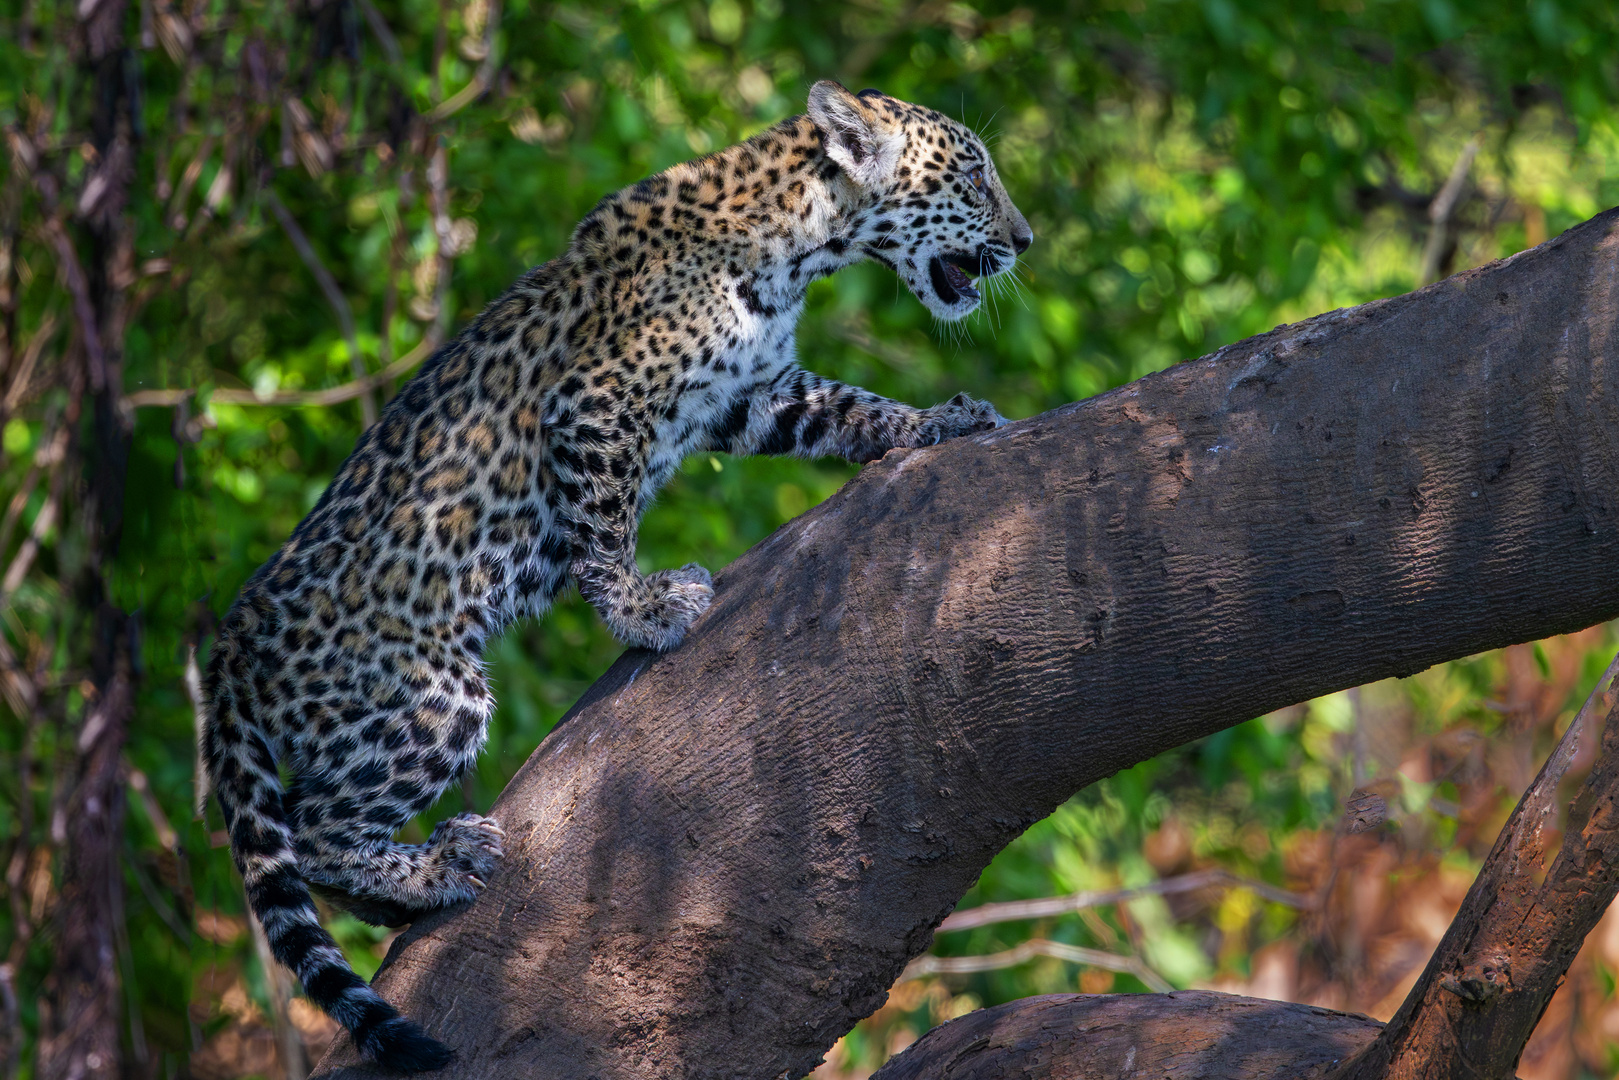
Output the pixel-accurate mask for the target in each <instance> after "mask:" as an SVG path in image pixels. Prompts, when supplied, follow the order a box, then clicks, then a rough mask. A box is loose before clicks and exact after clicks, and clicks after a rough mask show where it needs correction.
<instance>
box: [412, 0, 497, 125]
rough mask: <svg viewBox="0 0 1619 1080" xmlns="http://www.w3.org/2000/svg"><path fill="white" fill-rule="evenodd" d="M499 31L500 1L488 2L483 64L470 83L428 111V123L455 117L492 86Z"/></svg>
mask: <svg viewBox="0 0 1619 1080" xmlns="http://www.w3.org/2000/svg"><path fill="white" fill-rule="evenodd" d="M499 30H500V0H490V3H489V22H488V23H487V24H486V25H485V26H484V31H483V48H484V56H483V63H481V64H479V65H478V71H477V73H476V74H474V75H473V76H472V81H471V82H469V83H467V85H465V86H463V87H462V88H461V89H459V90H457V91H456V92H455V93H453V94H451V95H450V96H449V97H447V98H445V99H444V100H443V101H441V102H439V103H438V104H437V105H435V106H434V107H433V108H432V109H430V110H428V112H427V114H426V119H427V122H428V123H430V124H436V123H438V122H439V121H441V120H446V119H448V118H449V117H451V116H453V115H455V114H456V113H458V112H460V111H461V110H462V109H464V108H466V107H467V106H468V105H471V104H472V103H473V102H474V101H477V100H478V99H479V98H481V97H483V95H484V93H485V92H486V91H488V89H489V88H490V87H491V86H493V85H494V83H495V73H496V72H497V71H499V70H500V54H499V51H498V50H497V49H496V48H495V45H496V34H497V33H498V32H499Z"/></svg>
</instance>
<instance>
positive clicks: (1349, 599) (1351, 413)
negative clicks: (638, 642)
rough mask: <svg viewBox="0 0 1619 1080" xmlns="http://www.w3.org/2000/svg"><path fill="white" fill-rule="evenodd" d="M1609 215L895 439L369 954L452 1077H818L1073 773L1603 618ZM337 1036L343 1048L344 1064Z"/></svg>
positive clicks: (1612, 246) (528, 770) (1612, 224)
mask: <svg viewBox="0 0 1619 1080" xmlns="http://www.w3.org/2000/svg"><path fill="white" fill-rule="evenodd" d="M1616 254H1619V213H1612V212H1610V213H1608V214H1604V215H1602V216H1600V217H1598V218H1596V219H1593V220H1592V221H1590V222H1588V223H1586V224H1585V225H1583V226H1580V227H1579V228H1576V229H1573V230H1571V231H1570V232H1568V233H1565V234H1564V235H1563V236H1561V237H1559V238H1557V239H1556V240H1554V241H1552V242H1550V243H1548V244H1545V245H1542V246H1541V247H1540V248H1537V249H1535V250H1533V251H1530V252H1526V253H1524V254H1522V255H1519V256H1516V257H1514V258H1513V259H1510V260H1507V261H1505V262H1503V263H1498V264H1494V265H1491V266H1488V267H1484V268H1481V269H1478V270H1475V271H1470V272H1468V273H1466V274H1462V275H1458V276H1457V277H1455V278H1452V279H1449V280H1447V281H1444V282H1441V283H1439V284H1438V285H1435V286H1432V287H1430V288H1427V289H1424V290H1422V291H1420V292H1417V293H1413V294H1411V295H1409V296H1404V297H1399V298H1396V299H1393V300H1388V301H1382V302H1377V303H1373V304H1367V305H1364V306H1362V307H1359V308H1354V309H1350V310H1346V311H1339V312H1333V313H1331V314H1328V315H1324V316H1321V317H1319V318H1316V319H1312V320H1309V321H1308V322H1304V323H1300V324H1297V325H1294V326H1287V327H1282V328H1280V329H1278V330H1275V331H1273V332H1271V333H1269V334H1265V335H1262V336H1260V337H1257V338H1253V339H1250V340H1248V341H1244V342H1239V343H1237V344H1235V345H1232V346H1230V347H1228V348H1225V349H1222V350H1221V351H1220V352H1218V353H1216V354H1214V355H1213V356H1210V357H1206V358H1204V359H1202V360H1198V361H1195V362H1191V363H1187V364H1182V365H1180V366H1178V367H1175V368H1173V369H1171V370H1169V371H1166V372H1163V373H1161V374H1158V375H1154V376H1150V377H1148V378H1146V379H1143V380H1141V381H1139V382H1137V383H1135V384H1132V385H1130V386H1127V387H1123V388H1121V389H1119V390H1117V391H1114V392H1112V393H1109V394H1106V395H1103V396H1101V397H1099V398H1096V399H1093V400H1091V401H1087V402H1083V403H1080V404H1077V405H1072V406H1068V407H1065V408H1063V409H1060V410H1057V411H1056V412H1054V413H1050V414H1047V415H1045V416H1041V417H1036V418H1034V419H1031V420H1028V421H1023V422H1021V423H1017V424H1013V425H1010V426H1009V427H1007V428H1004V429H1001V430H999V431H996V432H991V433H985V434H983V435H979V436H974V437H971V438H967V439H960V440H956V441H953V442H951V443H947V444H945V445H942V446H938V447H931V448H928V449H923V450H916V451H909V452H894V453H891V454H889V455H888V456H887V457H886V458H885V459H884V460H883V461H882V462H880V463H878V464H876V465H873V466H871V467H869V468H867V469H866V470H864V471H863V472H862V473H861V475H860V476H859V477H858V478H857V479H856V480H855V481H854V482H852V483H850V484H849V485H847V486H846V487H845V488H844V489H843V490H842V491H840V492H839V493H838V494H837V495H835V496H834V497H833V498H831V499H829V500H828V501H827V502H826V503H824V504H822V505H821V506H820V507H818V508H816V509H815V510H813V511H811V512H810V513H808V514H806V515H804V516H803V517H801V518H799V519H798V520H796V521H794V522H791V523H790V524H788V525H787V526H785V527H783V528H782V529H781V530H779V531H778V532H777V533H776V534H775V535H773V536H772V537H770V538H769V539H768V540H766V541H765V542H764V543H762V544H760V545H759V546H758V547H756V548H755V549H754V550H753V551H751V552H750V553H748V554H747V555H745V556H744V557H743V558H741V559H739V560H738V561H737V562H736V563H735V564H734V565H733V566H731V567H729V568H728V569H727V570H726V571H725V572H724V573H723V574H722V575H720V577H719V578H718V580H717V583H716V599H715V603H714V607H713V608H712V609H711V610H710V612H709V613H708V615H707V616H705V618H704V619H703V620H702V622H701V623H700V624H699V625H698V626H697V627H696V629H695V632H694V633H693V635H692V636H691V638H690V639H689V640H688V641H687V643H686V644H685V645H683V646H682V647H681V648H680V649H678V650H676V651H675V652H673V653H670V654H667V655H664V656H652V655H649V654H647V653H644V652H631V653H628V654H626V655H625V656H624V657H623V658H621V659H620V661H619V662H618V663H617V664H616V665H615V666H614V667H613V669H612V670H611V671H609V672H608V674H607V675H606V676H605V677H604V678H603V679H602V680H601V681H600V682H598V683H597V685H596V686H595V687H593V688H592V689H591V691H590V692H589V693H587V694H586V696H585V697H584V698H583V699H582V700H581V701H580V702H579V704H578V705H577V706H576V707H575V708H574V710H573V711H572V712H571V713H570V714H569V716H568V717H567V718H566V719H565V720H564V722H563V723H562V724H561V725H560V726H559V727H558V729H557V730H556V731H555V732H553V733H552V735H551V736H550V737H549V738H547V739H546V741H545V742H544V743H543V744H542V745H541V746H540V748H539V749H538V750H537V751H536V752H535V754H534V756H533V757H532V758H530V760H529V762H528V763H527V764H526V765H525V766H524V767H523V769H522V770H521V771H520V772H519V773H518V775H517V776H516V777H515V778H514V780H513V781H512V783H511V785H510V786H509V787H508V788H507V790H506V792H505V793H504V794H503V795H502V796H501V798H500V800H499V801H498V802H497V803H496V805H495V807H494V809H493V811H492V812H493V814H494V815H495V816H496V817H497V818H498V819H499V820H500V821H501V823H502V824H503V825H504V826H505V828H506V831H507V835H508V837H509V844H508V847H507V851H508V855H507V860H506V864H505V866H504V867H503V869H502V871H501V872H500V873H499V875H497V877H496V879H495V880H494V881H492V882H491V884H490V888H489V890H488V892H487V893H486V894H485V895H484V896H483V897H482V898H481V899H480V900H479V901H478V902H477V903H475V904H474V905H472V906H471V907H470V908H469V909H467V910H462V911H457V912H448V913H445V914H444V915H442V916H438V917H435V918H432V919H428V920H424V921H422V922H420V923H418V924H416V925H415V926H413V927H412V928H411V930H410V931H409V932H408V933H406V934H404V935H402V936H401V938H400V939H398V941H397V942H396V943H395V946H394V949H393V950H392V952H391V953H390V959H389V962H388V964H387V965H386V966H385V968H384V970H383V971H382V973H381V974H379V976H378V978H377V985H378V987H379V988H380V989H381V990H382V992H383V993H385V994H386V995H387V996H388V997H389V998H390V999H391V1000H393V1001H395V1002H397V1003H398V1004H399V1005H400V1006H401V1007H402V1008H403V1009H404V1010H405V1011H406V1012H408V1013H409V1014H411V1015H412V1016H414V1017H416V1018H417V1019H419V1020H421V1021H422V1022H424V1023H425V1024H427V1025H428V1027H429V1028H430V1029H432V1030H433V1031H434V1032H435V1034H437V1035H438V1036H439V1037H441V1038H443V1039H444V1040H445V1041H447V1042H449V1043H450V1044H451V1045H452V1046H455V1047H456V1048H457V1050H458V1053H459V1057H458V1059H457V1062H456V1064H455V1065H454V1066H452V1068H451V1070H450V1071H449V1072H448V1073H447V1074H446V1075H453V1076H456V1077H473V1076H501V1077H545V1078H547V1080H560V1078H567V1077H587V1076H590V1077H668V1076H686V1077H722V1076H723V1077H736V1076H747V1077H775V1076H787V1077H796V1076H801V1075H803V1074H804V1073H806V1072H808V1071H809V1070H810V1069H811V1068H813V1067H814V1065H815V1064H816V1063H817V1062H818V1061H819V1060H820V1058H821V1055H822V1054H823V1053H824V1052H825V1050H826V1049H827V1048H828V1047H829V1046H830V1045H831V1044H832V1042H833V1041H834V1040H835V1039H836V1038H837V1037H838V1036H839V1035H841V1034H842V1033H843V1032H844V1031H846V1030H847V1029H848V1027H849V1026H850V1025H851V1024H852V1023H853V1022H854V1021H855V1020H856V1019H858V1018H859V1017H861V1016H864V1015H866V1014H868V1013H870V1012H871V1011H872V1010H873V1009H875V1008H876V1007H877V1006H878V1005H879V1004H880V1003H881V1002H882V1001H883V1000H884V997H885V994H886V991H887V988H888V987H889V986H890V985H891V984H892V982H893V981H894V979H895V978H896V977H897V976H898V975H899V973H900V972H901V971H902V970H903V969H904V967H905V964H906V963H907V961H908V960H910V959H911V958H912V957H914V956H916V955H918V954H919V953H921V952H922V951H923V950H924V949H926V948H927V946H928V943H929V941H930V939H931V936H932V929H933V927H934V926H935V925H937V924H938V922H939V921H940V920H941V919H942V918H944V916H945V915H947V914H948V913H949V911H950V909H951V907H952V906H953V905H954V904H955V902H956V900H957V898H959V897H960V896H961V894H962V893H963V892H965V891H966V889H967V888H968V887H970V886H971V885H972V883H973V882H974V881H975V880H976V878H977V876H978V874H979V872H980V871H981V870H982V868H983V867H984V865H985V864H986V863H988V861H989V860H990V858H991V857H992V856H993V855H994V854H995V853H996V852H997V851H999V850H1000V849H1001V848H1002V847H1003V846H1004V845H1005V844H1006V843H1007V842H1009V841H1010V840H1011V839H1012V838H1013V837H1015V836H1016V835H1017V834H1018V833H1019V832H1020V831H1021V830H1022V829H1023V828H1025V827H1026V826H1027V825H1028V824H1030V823H1031V822H1033V821H1036V820H1038V819H1039V818H1040V817H1042V816H1044V815H1045V814H1047V813H1049V812H1050V811H1051V810H1052V809H1053V808H1054V807H1055V806H1057V805H1058V804H1059V803H1061V802H1062V801H1063V800H1064V799H1066V798H1067V797H1068V796H1070V795H1071V794H1072V793H1073V792H1075V791H1077V790H1078V789H1080V788H1082V787H1084V786H1085V785H1086V784H1089V783H1091V782H1093V781H1095V780H1097V779H1099V778H1101V777H1104V776H1107V775H1109V774H1111V773H1113V772H1115V771H1117V770H1118V769H1120V768H1123V767H1126V766H1128V765H1131V764H1133V763H1135V762H1138V761H1141V760H1143V759H1145V758H1147V757H1150V756H1152V755H1154V754H1157V753H1159V752H1161V751H1163V750H1165V749H1168V748H1170V747H1173V746H1177V745H1180V744H1182V743H1185V742H1187V741H1189V740H1191V739H1194V738H1197V737H1199V736H1201V735H1206V734H1209V733H1211V732H1213V731H1217V730H1219V729H1221V728H1224V727H1227V726H1229V725H1231V724H1234V723H1237V722H1240V721H1243V720H1246V719H1248V718H1249V717H1252V716H1255V715H1257V714H1260V713H1264V712H1267V711H1270V710H1272V709H1275V708H1279V707H1281V706H1283V705H1287V704H1291V703H1293V702H1296V701H1300V700H1304V699H1306V698H1310V697H1314V696H1316V695H1319V694H1322V693H1325V692H1328V691H1332V690H1336V689H1340V688H1343V687H1348V686H1354V685H1358V684H1361V683H1365V682H1369V681H1372V680H1375V679H1381V678H1386V677H1389V676H1396V675H1404V674H1408V673H1411V672H1414V671H1418V670H1421V669H1422V668H1425V667H1427V666H1429V665H1431V664H1434V663H1436V662H1439V661H1442V660H1446V659H1450V658H1453V657H1457V656H1464V655H1467V654H1470V653H1474V652H1478V651H1480V650H1483V649H1488V648H1492V647H1496V646H1500V645H1505V644H1508V643H1511V642H1518V641H1525V640H1531V639H1536V638H1540V637H1545V636H1548V635H1551V634H1556V633H1561V632H1566V631H1570V630H1574V629H1577V628H1580V627H1584V626H1588V625H1590V624H1592V623H1595V622H1599V621H1602V620H1604V619H1609V618H1612V617H1614V616H1615V615H1616V614H1619V574H1616V573H1615V570H1614V568H1615V566H1619V516H1616V515H1615V513H1614V509H1615V502H1614V494H1613V493H1614V492H1615V491H1616V490H1619V335H1616V328H1619V273H1616V263H1615V255H1616ZM354 1060H355V1059H354V1057H353V1052H352V1049H351V1048H350V1047H349V1046H348V1045H347V1044H346V1043H342V1044H340V1045H338V1046H337V1047H336V1048H334V1051H333V1052H332V1053H331V1054H330V1055H329V1056H328V1058H327V1060H326V1061H325V1062H324V1063H323V1065H322V1068H321V1070H320V1074H321V1075H325V1076H334V1075H362V1074H364V1073H365V1072H367V1070H366V1069H365V1067H364V1066H355V1065H354V1064H353V1063H354Z"/></svg>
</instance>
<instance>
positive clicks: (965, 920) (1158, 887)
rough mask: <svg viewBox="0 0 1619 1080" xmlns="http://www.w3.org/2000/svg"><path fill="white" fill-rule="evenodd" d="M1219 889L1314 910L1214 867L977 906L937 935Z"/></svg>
mask: <svg viewBox="0 0 1619 1080" xmlns="http://www.w3.org/2000/svg"><path fill="white" fill-rule="evenodd" d="M1222 885H1223V886H1227V887H1232V888H1241V889H1248V890H1251V891H1252V892H1254V893H1257V894H1258V895H1259V896H1261V897H1263V898H1264V899H1266V900H1269V901H1271V902H1272V903H1276V904H1286V905H1287V906H1288V907H1292V908H1299V909H1300V910H1304V909H1307V908H1310V907H1313V906H1314V901H1313V900H1311V899H1310V898H1309V897H1306V896H1300V895H1299V894H1298V893H1295V892H1289V891H1287V890H1286V889H1278V888H1277V887H1276V886H1274V885H1267V884H1265V883H1264V882H1263V881H1255V880H1254V879H1253V878H1249V877H1244V876H1242V875H1241V874H1233V873H1232V872H1231V871H1229V870H1226V869H1224V868H1222V867H1214V868H1211V869H1208V870H1198V871H1195V872H1193V873H1190V874H1181V875H1179V876H1177V877H1171V878H1164V879H1163V880H1161V881H1154V882H1150V883H1149V884H1146V885H1135V886H1132V887H1130V888H1128V889H1105V890H1103V889H1097V890H1088V891H1082V892H1076V893H1070V894H1069V895H1067V896H1046V897H1041V898H1040V899H1038V900H1008V901H1006V902H1004V903H999V904H980V905H979V906H978V907H975V908H968V909H966V910H965V911H958V912H955V913H954V914H952V915H951V916H949V917H948V918H946V919H945V920H944V922H942V923H940V924H939V928H938V930H937V931H936V932H937V933H940V934H943V933H948V932H949V931H952V930H971V929H973V928H975V927H979V926H989V925H991V924H992V923H1003V922H1014V921H1016V920H1018V919H1045V918H1050V917H1051V916H1053V915H1069V914H1072V913H1073V912H1076V911H1083V910H1084V909H1085V908H1093V907H1102V906H1104V905H1107V904H1120V903H1124V902H1126V901H1129V900H1135V899H1137V898H1139V897H1143V896H1172V895H1175V894H1178V893H1188V892H1197V891H1198V890H1199V889H1208V888H1217V887H1219V886H1222Z"/></svg>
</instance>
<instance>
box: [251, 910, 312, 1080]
mask: <svg viewBox="0 0 1619 1080" xmlns="http://www.w3.org/2000/svg"><path fill="white" fill-rule="evenodd" d="M247 922H248V925H249V926H251V927H252V929H253V951H254V952H255V953H257V954H258V958H259V966H260V967H262V968H264V981H265V982H266V983H267V984H269V988H270V1019H271V1021H272V1022H273V1023H274V1025H275V1043H276V1050H277V1051H279V1053H280V1057H281V1072H282V1074H283V1075H284V1076H286V1078H287V1080H304V1077H306V1076H308V1075H309V1061H308V1059H306V1058H305V1056H304V1042H303V1040H302V1039H301V1038H299V1037H298V1029H297V1028H296V1027H294V1026H293V1025H292V1020H291V1018H290V1017H289V1016H288V1010H287V1005H288V1003H289V1002H290V1001H291V1000H292V985H291V982H290V980H289V979H288V975H287V969H286V968H284V967H282V966H281V965H280V964H279V963H277V962H276V958H275V955H274V954H273V953H271V952H270V939H269V938H268V937H266V936H265V934H264V925H263V924H262V923H260V922H259V917H258V916H257V915H255V914H254V913H253V909H252V907H251V906H249V907H248V908H247Z"/></svg>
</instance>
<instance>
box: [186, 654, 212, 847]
mask: <svg viewBox="0 0 1619 1080" xmlns="http://www.w3.org/2000/svg"><path fill="white" fill-rule="evenodd" d="M185 678H186V697H188V698H190V699H191V718H192V720H193V721H194V723H195V727H196V747H197V765H196V772H195V774H194V775H193V777H192V780H191V812H192V814H193V816H194V818H195V820H197V821H201V820H202V819H203V816H204V814H205V813H206V812H207V810H208V765H207V762H206V761H204V760H203V756H202V732H203V729H204V728H205V727H207V725H208V707H207V705H206V704H204V702H203V697H202V672H201V670H199V669H198V667H197V645H196V643H195V642H192V643H191V644H189V645H187V646H186V677H185Z"/></svg>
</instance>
